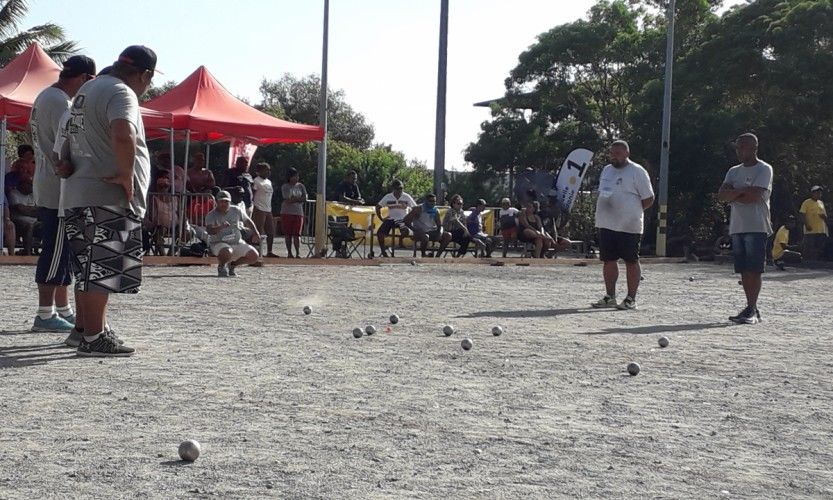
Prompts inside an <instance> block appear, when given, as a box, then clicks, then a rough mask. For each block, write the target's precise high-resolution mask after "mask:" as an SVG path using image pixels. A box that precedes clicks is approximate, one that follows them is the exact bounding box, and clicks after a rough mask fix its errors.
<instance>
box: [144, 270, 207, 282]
mask: <svg viewBox="0 0 833 500" xmlns="http://www.w3.org/2000/svg"><path fill="white" fill-rule="evenodd" d="M142 278H144V279H155V280H158V279H162V278H188V279H192V278H193V279H196V278H213V279H215V280H216V279H220V277H219V276H217V270H216V269H214V273H212V274H157V275H154V276H148V275H144V276H142Z"/></svg>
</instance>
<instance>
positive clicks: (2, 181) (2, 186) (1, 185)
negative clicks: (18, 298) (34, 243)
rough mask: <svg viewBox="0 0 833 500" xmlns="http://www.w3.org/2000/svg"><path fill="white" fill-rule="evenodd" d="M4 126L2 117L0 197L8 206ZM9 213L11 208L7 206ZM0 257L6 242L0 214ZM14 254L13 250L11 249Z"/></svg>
mask: <svg viewBox="0 0 833 500" xmlns="http://www.w3.org/2000/svg"><path fill="white" fill-rule="evenodd" d="M6 125H8V118H7V117H6V115H3V122H2V125H0V127H2V128H0V197H2V198H3V201H4V203H5V204H6V205H7V206H8V205H9V200H7V199H6ZM9 210H10V211H11V206H9ZM0 220H2V223H0V255H3V248H5V246H6V240H5V239H4V237H5V235H4V234H3V230H4V229H5V228H6V224H5V219H4V218H3V217H2V214H0ZM12 253H14V248H12Z"/></svg>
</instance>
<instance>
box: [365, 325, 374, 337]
mask: <svg viewBox="0 0 833 500" xmlns="http://www.w3.org/2000/svg"><path fill="white" fill-rule="evenodd" d="M364 333H366V334H368V335H373V334H374V333H376V327H375V326H373V325H367V326H366V327H364Z"/></svg>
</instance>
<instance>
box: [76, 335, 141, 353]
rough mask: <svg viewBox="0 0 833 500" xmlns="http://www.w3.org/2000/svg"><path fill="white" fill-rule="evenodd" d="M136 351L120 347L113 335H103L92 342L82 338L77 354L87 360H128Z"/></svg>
mask: <svg viewBox="0 0 833 500" xmlns="http://www.w3.org/2000/svg"><path fill="white" fill-rule="evenodd" d="M134 351H135V349H133V348H132V347H127V346H124V345H119V343H118V341H117V340H116V339H114V338H113V337H112V336H111V335H108V334H107V333H102V334H101V335H99V336H98V338H97V339H95V340H93V341H92V342H87V341H86V340H85V339H84V338H83V337H82V338H81V344H80V345H79V346H78V351H76V354H77V355H78V356H81V357H86V358H126V357H128V356H133V352H134Z"/></svg>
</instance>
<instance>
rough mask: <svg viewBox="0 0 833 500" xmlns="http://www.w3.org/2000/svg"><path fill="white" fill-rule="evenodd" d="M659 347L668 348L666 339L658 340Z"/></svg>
mask: <svg viewBox="0 0 833 500" xmlns="http://www.w3.org/2000/svg"><path fill="white" fill-rule="evenodd" d="M659 346H660V347H668V337H660V338H659Z"/></svg>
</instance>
